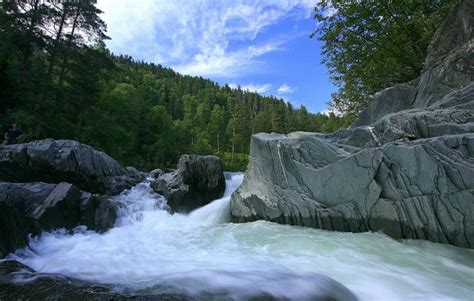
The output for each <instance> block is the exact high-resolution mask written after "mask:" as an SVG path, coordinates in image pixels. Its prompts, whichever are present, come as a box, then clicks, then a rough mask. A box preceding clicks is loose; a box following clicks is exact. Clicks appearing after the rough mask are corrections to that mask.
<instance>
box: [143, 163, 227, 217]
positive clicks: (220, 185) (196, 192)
mask: <svg viewBox="0 0 474 301" xmlns="http://www.w3.org/2000/svg"><path fill="white" fill-rule="evenodd" d="M151 187H152V188H153V190H154V191H155V192H157V193H160V194H162V195H163V196H164V197H165V198H166V200H167V202H168V205H169V206H170V207H171V208H172V209H173V210H176V211H189V210H191V209H195V208H198V207H201V206H204V205H206V204H208V203H209V202H210V201H212V200H215V199H218V198H220V197H222V195H223V194H224V191H225V177H224V171H223V169H222V162H221V160H220V159H219V158H218V157H215V156H198V155H183V156H181V158H180V159H179V162H178V169H177V170H175V171H173V172H170V173H164V174H160V175H159V177H158V179H157V180H155V181H154V182H152V184H151Z"/></svg>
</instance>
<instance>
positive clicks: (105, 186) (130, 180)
mask: <svg viewBox="0 0 474 301" xmlns="http://www.w3.org/2000/svg"><path fill="white" fill-rule="evenodd" d="M143 180H144V174H143V173H140V172H138V171H137V170H135V169H130V168H129V169H127V168H124V167H122V166H121V165H120V164H119V163H118V162H117V161H115V160H114V159H112V158H111V157H110V156H108V155H107V154H105V153H103V152H99V151H97V150H95V149H93V148H92V147H90V146H88V145H85V144H81V143H79V142H76V141H71V140H51V139H47V140H40V141H34V142H30V143H25V144H16V145H7V146H0V181H5V182H17V183H26V182H46V183H60V182H68V183H72V184H74V185H75V186H77V187H78V188H79V189H81V190H84V191H88V192H91V193H100V194H105V193H108V194H118V193H120V192H121V191H122V190H124V189H129V188H130V187H132V186H133V185H135V184H137V183H138V182H141V181H143Z"/></svg>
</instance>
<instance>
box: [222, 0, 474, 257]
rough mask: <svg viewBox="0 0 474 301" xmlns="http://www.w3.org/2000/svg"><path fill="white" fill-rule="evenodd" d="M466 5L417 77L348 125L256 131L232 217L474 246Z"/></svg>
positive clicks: (472, 60)
mask: <svg viewBox="0 0 474 301" xmlns="http://www.w3.org/2000/svg"><path fill="white" fill-rule="evenodd" d="M473 3H474V1H463V2H462V3H460V4H459V5H457V6H456V9H455V10H454V11H453V12H452V13H451V15H450V16H449V17H448V19H447V21H446V22H444V23H443V24H442V25H441V27H440V29H439V30H438V32H437V33H436V35H435V38H434V40H433V42H432V43H431V45H430V49H431V50H430V51H431V52H430V54H429V55H428V58H427V61H426V63H425V66H426V67H425V70H424V71H423V73H422V74H421V75H420V77H419V78H417V79H415V80H413V81H411V82H409V83H406V84H398V85H396V86H394V87H391V88H388V89H386V90H384V91H382V92H380V93H378V94H376V95H375V97H374V99H375V100H374V103H373V104H372V105H371V107H369V108H368V109H367V110H366V111H365V112H363V113H362V114H361V116H360V119H359V120H358V121H357V122H356V123H355V124H354V125H353V126H352V127H351V128H350V129H347V130H343V131H339V132H335V133H331V134H327V135H323V134H316V133H292V134H289V135H280V134H257V135H254V136H253V137H252V142H251V150H250V162H249V168H248V170H247V171H246V174H245V178H244V182H243V184H242V185H241V187H239V189H238V190H237V191H236V192H235V193H234V194H233V195H232V197H231V215H232V218H233V220H234V221H235V222H248V221H254V220H259V219H264V220H269V221H274V222H279V223H284V224H292V225H301V226H310V227H316V228H321V229H327V230H336V231H350V232H362V231H379V230H382V231H384V232H385V233H386V234H388V235H390V236H392V237H395V238H414V239H427V240H431V241H434V242H441V243H448V244H452V245H456V246H460V247H467V248H474V83H473V79H474V68H473V66H474V51H473V50H474V42H473V41H474V40H473V32H472V28H473V27H474V24H473V23H474V22H473V12H474V7H473ZM444 37H446V38H444ZM451 39H453V40H452V41H451ZM436 41H438V42H436ZM449 47H451V48H449Z"/></svg>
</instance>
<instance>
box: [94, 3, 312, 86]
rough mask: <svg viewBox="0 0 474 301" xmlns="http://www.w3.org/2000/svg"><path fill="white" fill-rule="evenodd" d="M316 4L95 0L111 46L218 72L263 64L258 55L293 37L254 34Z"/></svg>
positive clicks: (199, 71)
mask: <svg viewBox="0 0 474 301" xmlns="http://www.w3.org/2000/svg"><path fill="white" fill-rule="evenodd" d="M314 4H315V1H314V0H234V1H222V0H173V1H170V0H122V1H116V0H99V1H98V6H99V8H100V9H102V10H103V11H104V12H105V13H104V15H103V19H104V21H105V22H106V23H107V24H108V29H109V30H108V33H109V35H110V36H111V37H112V40H111V41H109V42H108V46H109V47H110V48H111V49H112V51H114V52H117V53H123V54H130V55H132V56H134V57H136V58H139V59H144V60H146V61H152V62H155V63H162V64H165V65H168V66H172V67H174V68H176V69H177V70H178V71H180V72H182V73H185V74H191V75H202V76H221V77H236V76H239V75H241V74H243V73H246V72H252V71H258V70H262V69H263V68H261V67H262V66H261V64H262V61H261V57H262V56H263V55H264V54H267V53H270V52H274V51H278V50H281V49H282V48H283V45H284V44H285V43H286V42H288V41H289V40H290V39H291V38H292V37H291V36H277V37H273V40H262V39H257V37H259V35H260V34H261V33H263V32H264V31H265V29H266V28H268V26H270V25H272V24H275V23H277V22H279V21H281V20H282V19H283V18H286V17H293V18H299V19H301V18H307V17H310V16H311V11H312V8H313V7H314ZM257 40H259V41H258V43H257ZM242 42H244V43H242Z"/></svg>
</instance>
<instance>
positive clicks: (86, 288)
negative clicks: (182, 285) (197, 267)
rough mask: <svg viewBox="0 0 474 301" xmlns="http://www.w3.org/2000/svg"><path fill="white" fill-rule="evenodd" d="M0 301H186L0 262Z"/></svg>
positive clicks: (16, 262)
mask: <svg viewBox="0 0 474 301" xmlns="http://www.w3.org/2000/svg"><path fill="white" fill-rule="evenodd" d="M0 300H104V301H105V300H147V301H148V300H163V301H168V300H169V301H175V300H190V298H189V297H187V296H183V295H179V294H165V293H155V294H153V293H149V292H146V291H145V292H141V291H138V292H130V293H127V292H124V293H117V292H116V291H114V287H113V286H111V285H102V284H95V283H90V282H86V281H81V280H78V279H74V278H70V277H65V276H61V275H57V274H42V273H36V272H35V271H34V270H33V269H31V268H30V267H28V266H26V265H24V264H22V263H20V262H18V261H15V260H6V261H0Z"/></svg>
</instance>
